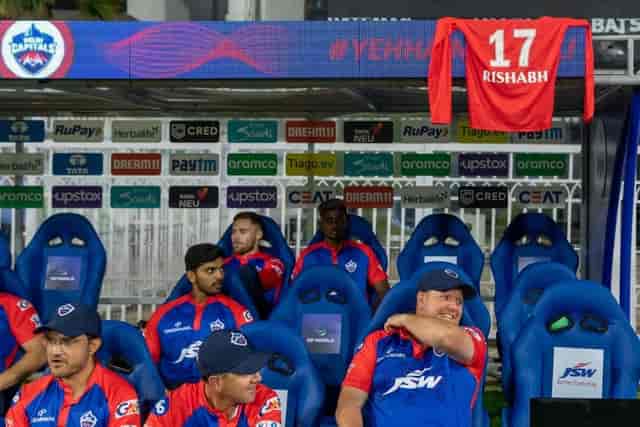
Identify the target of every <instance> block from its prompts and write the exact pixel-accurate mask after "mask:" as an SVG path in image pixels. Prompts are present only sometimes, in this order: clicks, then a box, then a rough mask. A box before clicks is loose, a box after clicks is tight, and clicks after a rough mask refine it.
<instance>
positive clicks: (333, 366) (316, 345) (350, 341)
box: [270, 266, 371, 386]
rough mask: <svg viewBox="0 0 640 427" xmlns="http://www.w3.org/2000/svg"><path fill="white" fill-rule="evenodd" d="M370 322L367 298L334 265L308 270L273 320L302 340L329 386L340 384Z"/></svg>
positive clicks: (300, 276)
mask: <svg viewBox="0 0 640 427" xmlns="http://www.w3.org/2000/svg"><path fill="white" fill-rule="evenodd" d="M370 319H371V309H370V308H369V304H368V303H367V299H366V295H363V293H362V290H361V289H359V288H358V286H357V285H356V284H355V282H354V281H353V280H352V279H351V278H350V277H349V275H348V274H347V273H346V272H344V271H343V270H341V269H339V268H337V267H334V266H319V267H311V268H309V269H305V270H304V271H303V272H302V273H300V275H299V276H298V277H297V278H296V280H295V283H294V286H293V287H292V289H291V292H288V293H287V295H286V296H285V299H284V300H282V301H281V302H280V304H279V305H278V306H277V307H276V308H275V310H274V311H273V312H272V313H271V317H270V320H274V321H279V322H282V323H284V324H285V325H287V326H288V327H290V328H291V329H293V331H295V333H296V334H297V335H298V336H301V337H303V339H304V341H305V344H306V346H307V349H308V351H309V353H310V354H311V359H312V360H313V362H314V364H315V366H316V368H317V369H318V371H319V372H320V376H321V378H322V380H323V382H324V383H325V384H326V385H329V386H339V385H340V384H341V382H342V379H343V378H344V374H345V372H346V369H347V367H348V365H349V362H350V360H351V357H352V356H353V349H354V348H355V344H356V340H357V339H358V338H359V337H360V336H361V335H362V333H363V331H364V330H365V328H366V327H367V324H368V323H369V320H370Z"/></svg>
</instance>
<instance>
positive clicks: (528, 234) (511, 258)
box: [491, 213, 578, 313]
mask: <svg viewBox="0 0 640 427" xmlns="http://www.w3.org/2000/svg"><path fill="white" fill-rule="evenodd" d="M542 261H554V262H558V263H560V264H564V265H566V266H567V267H568V268H569V269H570V270H571V271H573V272H576V271H577V270H578V254H577V253H576V251H575V250H574V249H573V247H572V246H571V244H570V243H569V242H568V241H567V238H566V237H565V235H564V233H563V232H562V230H561V229H560V227H559V226H558V224H556V223H555V222H554V221H553V219H551V218H549V217H548V216H546V215H544V214H541V213H525V214H520V215H518V216H517V217H515V218H514V220H513V221H511V223H510V224H509V226H508V227H507V228H506V230H505V231H504V235H503V236H502V239H501V240H500V242H499V243H498V245H497V246H496V248H495V250H494V251H493V253H492V254H491V271H492V272H493V278H494V280H495V284H496V293H495V295H496V304H495V312H496V313H499V312H500V311H502V307H503V306H504V304H505V303H506V301H507V297H508V296H509V293H510V292H511V289H513V285H514V282H515V279H516V277H517V276H518V273H520V272H521V271H522V270H523V269H524V268H525V267H526V266H527V265H529V264H533V263H535V262H542Z"/></svg>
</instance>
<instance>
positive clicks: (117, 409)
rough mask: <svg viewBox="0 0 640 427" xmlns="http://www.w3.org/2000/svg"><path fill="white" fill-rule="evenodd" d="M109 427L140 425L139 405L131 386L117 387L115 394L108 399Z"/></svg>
mask: <svg viewBox="0 0 640 427" xmlns="http://www.w3.org/2000/svg"><path fill="white" fill-rule="evenodd" d="M109 410H110V412H111V416H110V417H109V427H128V426H139V425H140V422H141V420H140V406H139V403H138V396H137V395H136V392H135V391H134V390H133V388H132V387H131V386H129V385H128V384H127V387H119V388H118V393H117V396H114V397H112V398H110V399H109Z"/></svg>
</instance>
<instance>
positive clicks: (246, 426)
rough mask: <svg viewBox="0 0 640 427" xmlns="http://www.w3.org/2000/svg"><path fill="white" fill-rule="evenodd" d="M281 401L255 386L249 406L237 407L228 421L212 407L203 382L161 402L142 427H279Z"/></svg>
mask: <svg viewBox="0 0 640 427" xmlns="http://www.w3.org/2000/svg"><path fill="white" fill-rule="evenodd" d="M281 418H282V409H281V404H280V399H279V398H278V395H277V394H276V392H275V391H273V390H271V389H270V388H269V387H266V386H264V385H262V384H258V388H257V390H256V398H255V400H254V401H253V402H252V403H247V404H243V405H238V406H236V408H235V410H234V412H233V414H232V416H231V418H229V417H227V415H226V414H225V413H224V412H221V411H218V410H217V409H215V408H213V407H211V405H210V404H209V402H208V401H207V398H206V396H205V393H204V383H203V382H199V383H197V384H185V385H183V386H182V387H180V388H178V389H176V390H174V391H172V392H170V393H169V396H168V397H165V398H164V399H162V400H160V401H159V402H158V403H156V405H155V407H154V408H153V412H152V413H151V415H150V416H149V418H148V419H147V421H146V422H145V424H144V426H145V427H206V426H212V427H280V426H281V424H282V420H281Z"/></svg>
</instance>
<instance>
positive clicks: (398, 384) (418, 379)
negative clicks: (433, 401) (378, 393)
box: [382, 368, 442, 396]
mask: <svg viewBox="0 0 640 427" xmlns="http://www.w3.org/2000/svg"><path fill="white" fill-rule="evenodd" d="M429 370H431V368H425V369H417V370H415V371H411V372H409V373H408V374H407V376H405V377H398V378H396V379H395V380H394V382H393V385H392V386H391V387H390V388H389V390H387V391H385V392H384V393H382V395H383V396H386V395H388V394H391V393H395V392H396V391H398V390H399V389H405V390H417V389H420V388H427V389H431V388H435V387H436V386H437V385H438V383H439V382H440V381H441V380H442V375H438V376H435V375H424V374H425V372H427V371H429Z"/></svg>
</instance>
